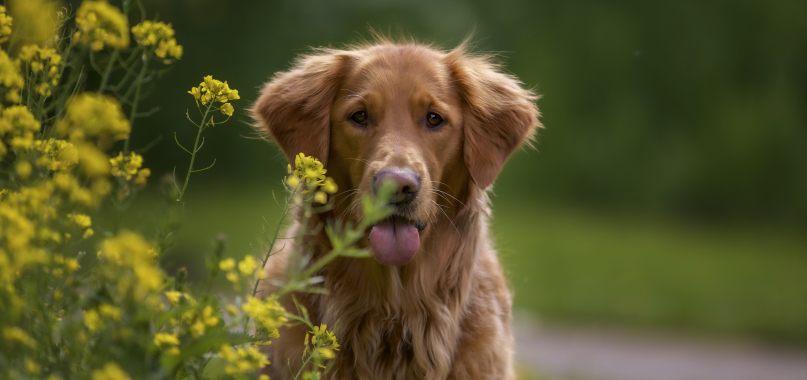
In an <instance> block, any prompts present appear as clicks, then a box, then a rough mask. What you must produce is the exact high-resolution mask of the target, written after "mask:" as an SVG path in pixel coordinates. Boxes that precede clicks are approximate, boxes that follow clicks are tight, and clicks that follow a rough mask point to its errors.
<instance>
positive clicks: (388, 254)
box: [370, 216, 426, 266]
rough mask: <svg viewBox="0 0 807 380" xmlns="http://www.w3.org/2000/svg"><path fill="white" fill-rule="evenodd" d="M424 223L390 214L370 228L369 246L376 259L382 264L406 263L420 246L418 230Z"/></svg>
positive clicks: (395, 264) (421, 228)
mask: <svg viewBox="0 0 807 380" xmlns="http://www.w3.org/2000/svg"><path fill="white" fill-rule="evenodd" d="M425 228H426V223H417V222H414V221H411V220H409V219H406V218H402V217H399V216H392V217H390V218H388V219H386V220H384V221H382V222H380V223H378V224H376V225H375V226H373V227H372V228H371V229H370V247H371V248H372V250H373V256H374V257H375V259H376V261H378V262H379V263H381V264H384V265H390V266H402V265H406V264H407V263H409V262H410V261H412V259H413V258H414V257H415V253H417V251H418V249H419V248H420V232H421V231H423V229H425Z"/></svg>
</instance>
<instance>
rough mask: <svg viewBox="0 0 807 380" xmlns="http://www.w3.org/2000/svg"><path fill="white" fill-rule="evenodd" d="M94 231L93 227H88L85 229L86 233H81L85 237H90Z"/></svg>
mask: <svg viewBox="0 0 807 380" xmlns="http://www.w3.org/2000/svg"><path fill="white" fill-rule="evenodd" d="M94 233H95V231H93V230H92V228H88V229H86V230H85V231H84V235H81V237H82V238H84V239H89V238H90V237H91V236H92V235H93V234H94Z"/></svg>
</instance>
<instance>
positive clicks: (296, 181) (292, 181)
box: [286, 175, 300, 189]
mask: <svg viewBox="0 0 807 380" xmlns="http://www.w3.org/2000/svg"><path fill="white" fill-rule="evenodd" d="M286 184H287V185H289V187H290V188H292V189H296V188H297V186H299V185H300V178H298V177H297V176H293V175H290V176H288V177H286Z"/></svg>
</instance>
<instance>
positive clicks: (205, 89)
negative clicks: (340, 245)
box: [191, 75, 241, 114]
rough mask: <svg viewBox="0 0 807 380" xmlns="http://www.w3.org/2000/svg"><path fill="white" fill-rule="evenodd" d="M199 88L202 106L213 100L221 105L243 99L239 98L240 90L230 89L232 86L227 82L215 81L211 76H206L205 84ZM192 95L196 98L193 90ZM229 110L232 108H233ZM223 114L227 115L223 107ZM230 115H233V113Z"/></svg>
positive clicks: (201, 84)
mask: <svg viewBox="0 0 807 380" xmlns="http://www.w3.org/2000/svg"><path fill="white" fill-rule="evenodd" d="M198 88H199V91H200V93H201V94H202V95H201V100H202V104H207V103H208V102H210V101H211V100H215V101H217V102H219V103H227V102H228V101H230V100H237V99H241V97H240V96H238V90H233V89H230V85H229V84H227V81H224V82H222V81H220V80H217V79H213V76H211V75H208V76H206V77H205V78H204V82H202V83H200V84H199V87H198ZM191 95H193V96H194V97H196V94H195V93H194V90H193V89H191ZM229 108H232V106H230V107H229ZM222 112H223V113H225V114H226V112H225V108H224V106H222ZM230 114H232V112H231V113H230Z"/></svg>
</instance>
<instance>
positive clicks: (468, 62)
mask: <svg viewBox="0 0 807 380" xmlns="http://www.w3.org/2000/svg"><path fill="white" fill-rule="evenodd" d="M463 45H464V44H463ZM446 59H447V64H448V67H449V68H450V70H451V72H452V75H453V76H454V79H455V80H456V83H457V88H458V89H459V92H460V96H461V97H462V100H463V102H464V103H465V104H464V108H465V109H464V110H463V118H464V124H465V125H464V133H465V141H464V143H463V156H464V159H465V165H467V166H468V171H469V172H470V173H471V177H472V178H473V181H474V182H475V183H476V185H477V186H479V187H480V188H482V189H486V188H487V187H488V186H490V185H491V184H493V181H494V180H495V179H496V176H498V175H499V172H500V171H501V170H502V167H503V166H504V163H505V162H506V161H507V159H508V158H509V157H510V155H511V154H512V153H513V152H514V151H515V150H516V149H518V148H519V147H521V145H522V144H524V143H525V142H526V143H527V144H528V145H530V144H531V142H532V139H533V137H534V135H535V130H536V128H543V126H542V125H541V122H540V121H538V117H539V116H540V112H539V111H538V107H537V106H536V105H535V101H536V100H537V99H538V96H536V95H535V93H533V92H532V91H530V90H526V89H524V88H522V87H521V85H522V83H521V82H520V81H519V80H518V79H516V78H515V77H514V76H512V75H508V74H503V73H501V72H500V70H501V68H500V67H499V65H497V64H495V63H493V62H492V60H491V57H489V56H473V55H469V54H468V53H467V52H465V49H464V46H460V47H458V48H456V49H454V50H452V51H451V52H449V53H448V54H447V55H446Z"/></svg>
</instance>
